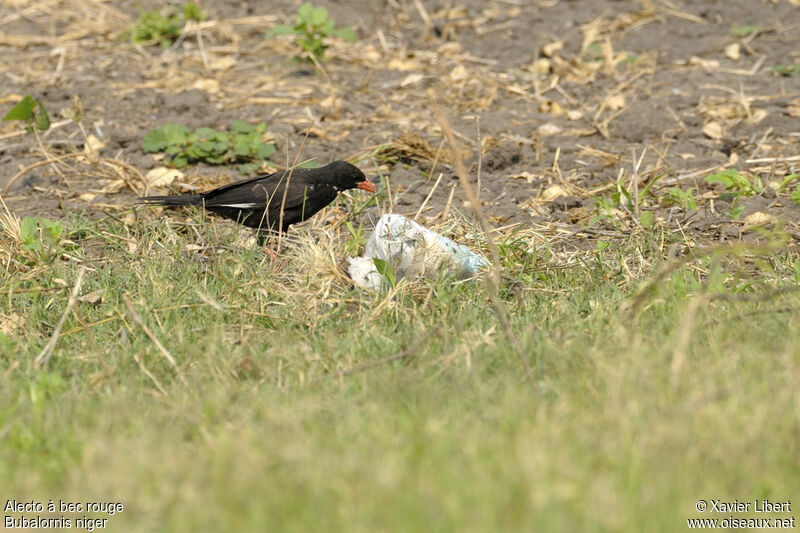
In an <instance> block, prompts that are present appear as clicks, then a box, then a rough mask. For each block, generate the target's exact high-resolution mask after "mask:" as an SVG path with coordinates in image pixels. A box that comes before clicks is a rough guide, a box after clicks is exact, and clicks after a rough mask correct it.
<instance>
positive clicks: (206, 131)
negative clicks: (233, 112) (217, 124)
mask: <svg viewBox="0 0 800 533" xmlns="http://www.w3.org/2000/svg"><path fill="white" fill-rule="evenodd" d="M194 136H197V138H198V140H200V141H211V140H213V139H215V138H216V136H217V131H216V130H213V129H211V128H205V127H203V128H197V129H196V130H194Z"/></svg>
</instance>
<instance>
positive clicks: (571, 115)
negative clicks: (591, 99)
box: [567, 109, 583, 120]
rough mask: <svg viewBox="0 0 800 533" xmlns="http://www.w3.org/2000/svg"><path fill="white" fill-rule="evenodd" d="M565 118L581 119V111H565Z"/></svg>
mask: <svg viewBox="0 0 800 533" xmlns="http://www.w3.org/2000/svg"><path fill="white" fill-rule="evenodd" d="M567 118H568V119H570V120H580V119H582V118H583V111H580V110H578V109H570V110H569V111H567Z"/></svg>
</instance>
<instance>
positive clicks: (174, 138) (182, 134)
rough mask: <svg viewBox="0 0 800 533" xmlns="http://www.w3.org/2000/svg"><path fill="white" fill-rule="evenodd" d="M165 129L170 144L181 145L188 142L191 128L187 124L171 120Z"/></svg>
mask: <svg viewBox="0 0 800 533" xmlns="http://www.w3.org/2000/svg"><path fill="white" fill-rule="evenodd" d="M163 130H164V136H165V137H166V138H167V144H168V145H170V146H180V145H184V144H186V138H187V136H188V135H189V128H187V127H186V126H182V125H181V124H175V123H174V122H170V123H168V124H165V125H164V128H163Z"/></svg>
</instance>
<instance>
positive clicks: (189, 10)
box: [183, 2, 208, 22]
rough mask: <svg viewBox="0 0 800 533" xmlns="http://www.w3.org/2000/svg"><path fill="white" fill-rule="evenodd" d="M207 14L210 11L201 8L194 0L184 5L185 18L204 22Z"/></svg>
mask: <svg viewBox="0 0 800 533" xmlns="http://www.w3.org/2000/svg"><path fill="white" fill-rule="evenodd" d="M207 14H208V13H206V12H205V11H203V10H201V9H200V8H199V7H198V6H197V4H195V3H194V2H187V3H185V4H184V5H183V18H184V19H185V20H196V21H198V22H202V21H203V20H205V18H206V15H207Z"/></svg>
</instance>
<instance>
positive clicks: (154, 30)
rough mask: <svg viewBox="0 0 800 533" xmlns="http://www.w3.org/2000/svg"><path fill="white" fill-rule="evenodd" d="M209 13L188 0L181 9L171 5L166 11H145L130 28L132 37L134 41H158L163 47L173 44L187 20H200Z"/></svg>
mask: <svg viewBox="0 0 800 533" xmlns="http://www.w3.org/2000/svg"><path fill="white" fill-rule="evenodd" d="M206 15H207V13H206V12H205V11H203V10H201V9H200V8H199V7H198V6H197V4H194V3H192V2H187V3H186V4H184V5H183V9H181V10H180V11H179V10H178V9H177V8H175V7H171V8H169V9H167V10H166V12H163V13H162V12H161V11H144V12H142V13H140V14H139V18H138V20H137V21H136V23H135V24H134V25H133V27H132V28H131V29H130V30H129V32H130V39H131V41H133V42H134V43H144V42H149V41H156V42H158V43H159V44H160V45H161V46H162V47H163V48H166V47H168V46H171V45H172V44H173V43H174V42H175V40H176V39H177V38H178V36H179V35H180V33H181V31H182V30H183V27H184V26H185V25H186V22H188V21H190V20H196V21H198V22H200V21H202V20H204V19H205V18H206Z"/></svg>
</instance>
